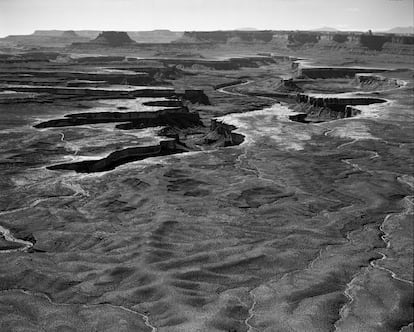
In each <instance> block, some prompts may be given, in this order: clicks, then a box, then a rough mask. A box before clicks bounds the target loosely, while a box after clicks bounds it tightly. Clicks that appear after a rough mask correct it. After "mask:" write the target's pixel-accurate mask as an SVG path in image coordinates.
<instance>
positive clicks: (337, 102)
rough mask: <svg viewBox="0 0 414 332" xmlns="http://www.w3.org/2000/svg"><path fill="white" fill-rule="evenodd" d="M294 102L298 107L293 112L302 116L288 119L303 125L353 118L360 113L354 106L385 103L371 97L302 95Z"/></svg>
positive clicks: (382, 100) (383, 100)
mask: <svg viewBox="0 0 414 332" xmlns="http://www.w3.org/2000/svg"><path fill="white" fill-rule="evenodd" d="M296 101H297V102H298V105H296V106H295V107H294V110H296V111H298V112H301V113H302V114H298V115H293V116H291V117H290V119H291V120H293V121H298V122H304V123H307V122H321V121H329V120H334V119H342V118H349V117H353V116H355V115H358V114H359V113H360V112H361V111H360V110H359V109H358V108H357V107H355V106H358V105H371V104H376V103H384V102H386V100H385V99H381V98H373V97H344V96H330V95H323V96H322V95H307V94H302V93H299V94H298V95H297V97H296Z"/></svg>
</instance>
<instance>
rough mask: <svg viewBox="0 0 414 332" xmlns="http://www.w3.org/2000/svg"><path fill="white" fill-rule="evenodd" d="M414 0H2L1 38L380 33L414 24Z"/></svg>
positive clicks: (0, 12)
mask: <svg viewBox="0 0 414 332" xmlns="http://www.w3.org/2000/svg"><path fill="white" fill-rule="evenodd" d="M413 2H414V0H0V36H7V35H11V34H30V33H32V32H33V31H34V30H51V29H58V30H82V29H88V30H121V31H122V30H130V31H132V30H134V31H140V30H154V29H170V30H176V31H185V30H232V29H239V28H246V27H253V28H257V29H272V30H310V29H315V28H320V27H325V26H328V27H333V28H337V29H340V30H360V31H367V30H368V29H371V30H374V31H380V30H387V29H390V28H393V27H397V26H403V27H405V26H411V25H414V23H413Z"/></svg>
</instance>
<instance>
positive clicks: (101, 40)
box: [91, 31, 135, 47]
mask: <svg viewBox="0 0 414 332" xmlns="http://www.w3.org/2000/svg"><path fill="white" fill-rule="evenodd" d="M91 43H92V44H100V45H106V46H109V47H111V46H112V47H116V46H125V45H133V44H135V41H133V40H132V39H131V38H129V36H128V34H127V33H126V32H121V31H103V32H102V33H101V34H99V36H98V37H96V39H94V40H92V41H91Z"/></svg>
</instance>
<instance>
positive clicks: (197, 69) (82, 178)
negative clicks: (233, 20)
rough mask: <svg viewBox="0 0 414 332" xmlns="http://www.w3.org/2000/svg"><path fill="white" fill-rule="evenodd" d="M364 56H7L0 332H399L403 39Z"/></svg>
mask: <svg viewBox="0 0 414 332" xmlns="http://www.w3.org/2000/svg"><path fill="white" fill-rule="evenodd" d="M139 36H141V37H139ZM156 36H159V38H158V39H157V38H156ZM138 37H139V38H141V40H139V39H138ZM376 37H377V36H375V35H374V36H370V35H368V34H362V33H340V32H315V31H308V32H304V31H302V32H294V31H278V32H277V31H213V32H210V31H206V32H200V31H196V32H192V31H187V32H181V33H175V32H171V31H164V30H161V31H154V32H142V33H141V34H139V33H136V34H135V35H134V34H133V33H131V32H102V33H101V32H97V31H84V32H81V31H66V32H62V31H49V32H48V31H38V32H35V33H34V35H33V36H32V37H30V38H28V39H30V43H29V44H30V45H29V44H25V43H26V42H27V40H28V39H26V37H25V38H22V37H19V38H20V41H18V42H20V43H21V44H19V45H14V46H10V44H9V43H10V42H11V40H14V41H13V42H15V41H16V40H19V38H17V37H16V38H15V37H13V38H11V37H10V38H8V41H7V43H8V44H7V45H6V46H0V51H1V53H0V138H1V140H0V151H1V155H0V169H1V176H0V184H1V190H0V255H1V258H2V259H1V260H0V330H1V331H23V330H24V331H40V330H44V331H152V332H154V331H157V332H174V331H177V332H178V331H206V332H207V331H209V332H210V331H211V332H214V331H226V332H228V331H233V332H235V331H237V332H258V331H264V332H273V331H275V332H276V331H298V332H299V331H309V332H324V331H335V332H353V331H367V332H370V331H372V332H374V331H376V332H377V331H379V332H382V331H383V332H390V331H396V332H409V331H413V319H412V317H413V297H412V294H413V281H414V280H413V265H414V264H413V252H414V248H413V245H412V234H413V222H412V221H413V213H414V210H413V198H414V195H413V190H414V177H413V172H412V170H413V167H414V159H413V155H414V153H413V148H414V130H413V125H414V117H413V114H412V107H413V100H412V94H413V91H414V90H413V89H414V67H413V64H412V54H411V53H410V52H412V48H411V46H410V45H411V44H412V42H411V39H410V38H412V37H410V36H402V35H389V36H388V35H387V36H386V38H385V37H384V38H385V39H384V38H382V37H381V36H380V37H381V38H376ZM54 38H58V39H59V42H57V44H55V45H54V46H53V47H50V45H49V43H52V42H53V39H54ZM62 38H63V39H65V40H63V39H62ZM145 38H147V39H146V40H144V39H145ZM151 38H152V39H151ZM168 38H169V39H168ZM39 40H40V41H39ZM62 40H63V42H62ZM148 40H149V42H148ZM32 43H35V44H36V43H37V46H36V47H37V49H36V50H33V49H32V46H31V44H32ZM52 44H53V43H52ZM1 45H3V44H1ZM25 45H26V46H25ZM27 45H29V46H27ZM378 45H379V46H378ZM351 50H352V51H351Z"/></svg>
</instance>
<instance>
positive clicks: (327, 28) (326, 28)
mask: <svg viewBox="0 0 414 332" xmlns="http://www.w3.org/2000/svg"><path fill="white" fill-rule="evenodd" d="M311 31H327V32H336V31H340V30H338V29H335V28H331V27H322V28H318V29H312V30H311Z"/></svg>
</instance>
